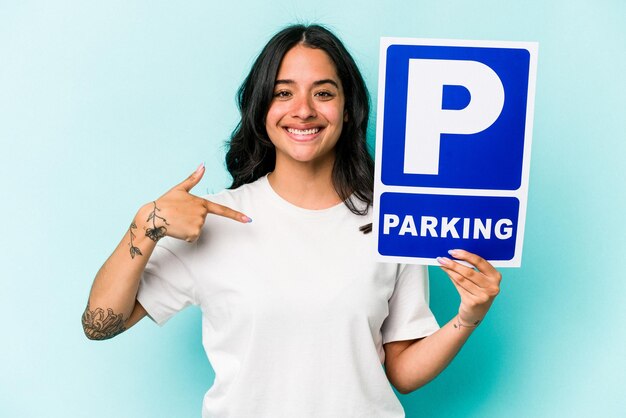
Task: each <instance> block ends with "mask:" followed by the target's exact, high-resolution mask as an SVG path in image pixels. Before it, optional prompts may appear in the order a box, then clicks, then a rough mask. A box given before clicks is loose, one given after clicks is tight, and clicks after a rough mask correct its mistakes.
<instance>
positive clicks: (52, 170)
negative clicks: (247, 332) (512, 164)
mask: <svg viewBox="0 0 626 418" xmlns="http://www.w3.org/2000/svg"><path fill="white" fill-rule="evenodd" d="M625 18H626V3H625V2H623V1H622V0H614V1H611V0H598V1H593V2H592V1H581V0H567V1H566V0H555V1H550V2H546V1H540V0H530V1H525V2H502V1H499V0H488V1H482V0H481V1H472V2H469V1H466V0H457V1H445V0H444V1H437V2H433V1H425V0H417V1H408V0H407V1H391V2H379V1H375V2H374V1H372V2H366V1H365V2H364V1H359V2H355V1H345V2H337V1H330V0H319V1H317V2H314V3H312V2H305V1H301V0H298V1H295V0H293V1H292V0H277V1H275V2H272V3H264V2H258V1H249V0H245V1H239V2H234V1H233V2H208V1H198V0H190V1H187V2H171V1H162V0H157V1H155V0H150V1H147V0H144V1H131V0H124V1H121V0H111V1H107V2H85V1H78V0H74V1H69V0H67V1H29V0H21V1H9V0H0V141H1V142H0V144H1V146H2V152H0V170H1V175H0V190H2V199H1V201H0V220H2V234H1V235H0V240H1V241H0V245H1V250H2V251H1V253H0V254H1V256H0V257H1V260H2V272H1V273H0V282H1V283H0V284H1V287H0V314H1V316H2V337H1V341H2V342H1V344H0V416H2V417H39V416H45V417H55V418H56V417H63V418H65V417H85V416H89V417H94V418H105V417H107V418H108V417H120V418H127V417H128V418H130V417H132V418H137V417H198V416H199V411H200V405H201V399H202V395H203V394H204V392H205V391H206V390H207V388H208V387H209V386H210V384H211V382H212V380H213V375H212V372H211V368H210V366H209V364H208V363H207V361H206V359H205V357H204V352H203V351H202V347H201V345H200V313H199V311H198V310H197V309H193V308H191V309H188V310H186V311H184V312H183V313H182V314H180V315H178V316H177V317H175V318H174V319H172V320H171V321H170V322H169V323H168V324H167V326H165V327H163V328H159V327H157V326H155V325H154V324H152V323H151V322H150V321H142V322H141V323H139V324H138V325H137V326H136V327H135V328H133V329H132V330H131V331H130V332H128V333H127V334H122V335H120V336H119V337H118V338H116V339H113V340H110V341H105V342H91V341H88V340H86V339H85V338H84V336H83V335H82V330H81V327H80V315H81V313H82V311H83V309H84V307H85V303H86V298H87V293H88V291H89V288H90V286H91V281H92V279H93V277H94V275H95V273H96V271H97V270H98V268H99V267H100V266H101V265H102V263H103V262H104V260H105V259H106V257H107V256H108V255H109V254H110V252H111V251H112V250H113V248H114V247H115V245H117V243H118V241H119V239H120V238H121V237H122V235H123V234H124V232H125V229H126V227H127V226H128V223H129V221H130V220H131V219H132V217H133V215H134V214H135V212H136V210H137V209H138V208H139V207H140V205H142V204H143V203H145V202H149V201H151V200H153V199H154V198H155V197H158V196H160V195H161V194H162V193H163V192H164V191H165V190H167V189H168V188H169V187H171V186H173V185H174V184H175V183H177V182H179V181H182V180H183V179H184V178H185V177H186V176H187V175H188V174H189V173H191V172H192V171H193V170H194V169H195V168H196V167H197V165H198V164H199V163H200V162H202V161H206V164H207V166H208V167H209V170H208V172H207V174H206V176H205V179H204V180H203V181H202V182H201V183H200V184H199V185H198V186H197V187H196V189H194V190H195V191H196V192H197V193H205V192H207V191H214V190H218V189H221V188H222V187H224V186H225V185H226V184H227V183H228V176H227V174H226V172H225V170H224V166H223V162H222V161H223V154H224V149H223V147H222V145H223V142H224V141H225V140H226V138H227V137H228V134H229V132H230V131H231V129H232V128H233V127H234V126H235V124H236V122H237V112H236V108H235V105H234V97H235V91H236V89H237V87H238V85H239V84H240V82H241V81H242V79H243V77H244V76H245V74H246V72H247V71H248V69H249V66H250V64H251V62H252V60H253V57H254V56H255V54H256V53H258V51H259V49H260V48H261V47H262V46H263V44H264V43H265V42H266V40H267V39H268V37H269V36H270V35H271V34H272V33H274V32H275V31H276V30H277V29H278V28H279V27H281V26H282V25H284V24H286V23H288V22H293V21H296V20H306V21H309V20H315V21H321V22H326V23H327V24H329V25H330V26H331V27H333V28H335V29H336V31H337V33H338V34H339V35H340V36H341V37H342V38H343V39H344V40H345V41H346V43H347V45H348V46H349V47H350V50H351V52H352V53H353V54H354V56H355V58H356V60H357V61H358V62H359V64H360V66H361V68H362V70H363V74H364V76H365V78H366V81H367V83H368V85H369V87H370V90H371V92H372V96H373V97H372V99H373V103H374V104H375V103H376V83H377V76H378V37H379V36H381V35H385V36H404V37H430V38H459V39H494V40H514V41H515V40H529V41H539V42H540V57H539V74H538V81H537V102H536V112H535V132H534V137H533V155H532V162H531V181H530V191H529V206H528V218H527V222H526V234H525V245H524V248H525V251H524V257H523V262H522V268H521V269H506V270H503V273H504V281H503V283H502V292H501V294H500V296H499V297H498V299H497V300H496V302H495V304H494V306H493V308H492V310H491V311H490V313H489V316H488V317H487V319H486V320H485V322H484V323H483V324H482V325H481V326H480V328H479V329H478V330H477V331H476V332H475V333H474V335H473V336H472V337H471V339H470V341H469V342H468V344H467V345H466V346H465V347H464V348H463V350H462V352H461V353H460V354H459V355H458V356H457V358H456V359H455V360H454V362H453V363H452V365H451V366H450V367H448V368H447V369H446V370H445V371H444V372H443V374H442V375H440V376H439V377H438V378H437V379H436V380H435V381H433V382H431V383H430V384H429V385H428V386H426V387H424V388H423V389H421V390H419V391H417V392H414V393H412V394H410V395H407V396H401V399H402V402H403V404H404V406H405V408H406V410H407V415H408V416H409V417H416V416H427V417H502V416H507V417H520V418H521V417H529V416H532V417H554V416H567V417H588V416H601V417H617V416H620V415H621V416H623V411H624V410H626V405H625V402H626V401H625V400H624V396H623V393H624V375H625V372H626V356H624V346H625V344H626V328H625V327H624V325H623V322H624V318H626V307H625V305H624V299H625V298H624V296H625V295H626V282H625V280H624V277H625V275H624V271H623V266H622V264H623V261H624V254H626V237H625V234H624V232H625V231H624V227H623V222H622V219H623V216H624V213H626V187H624V184H623V178H624V171H625V170H624V156H625V155H626V140H625V139H626V138H625V135H624V132H626V119H625V118H624V100H623V97H624V94H625V93H626V82H625V81H624V74H626V57H625V55H624V51H625V50H626V29H625V27H624V21H626V19H625ZM373 116H374V115H373ZM372 120H375V118H374V117H373V118H372ZM374 132H375V131H374V126H372V129H371V132H370V139H371V140H372V141H373V137H374ZM242 262H245V254H242ZM430 271H431V305H432V308H433V310H434V311H435V313H436V315H437V317H438V318H439V320H440V321H441V322H443V321H446V320H447V319H449V318H451V317H452V315H454V313H455V311H456V309H457V308H458V296H457V295H456V292H455V290H454V288H453V287H452V285H451V284H450V283H449V279H447V277H446V276H445V275H443V274H442V273H441V272H440V271H439V270H438V269H436V268H433V269H431V270H430ZM303 361H306V359H303Z"/></svg>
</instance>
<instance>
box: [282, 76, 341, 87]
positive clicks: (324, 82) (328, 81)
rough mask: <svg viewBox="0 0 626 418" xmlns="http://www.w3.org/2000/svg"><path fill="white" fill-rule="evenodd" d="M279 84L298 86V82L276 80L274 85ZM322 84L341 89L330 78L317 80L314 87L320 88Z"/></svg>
mask: <svg viewBox="0 0 626 418" xmlns="http://www.w3.org/2000/svg"><path fill="white" fill-rule="evenodd" d="M279 84H296V82H295V81H294V80H276V82H275V83H274V85H279ZM322 84H332V85H333V86H335V88H337V89H338V88H339V85H338V84H337V82H336V81H335V80H332V79H330V78H325V79H323V80H316V81H314V82H313V85H314V86H319V85H322Z"/></svg>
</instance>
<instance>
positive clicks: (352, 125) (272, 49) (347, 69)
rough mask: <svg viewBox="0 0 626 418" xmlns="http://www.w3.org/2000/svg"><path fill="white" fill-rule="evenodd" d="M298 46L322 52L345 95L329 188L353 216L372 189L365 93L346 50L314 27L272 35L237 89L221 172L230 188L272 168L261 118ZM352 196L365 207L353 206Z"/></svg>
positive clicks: (360, 211) (361, 210)
mask: <svg viewBox="0 0 626 418" xmlns="http://www.w3.org/2000/svg"><path fill="white" fill-rule="evenodd" d="M298 44H302V45H305V46H307V47H309V48H319V49H321V50H323V51H324V52H326V53H327V54H328V56H329V57H330V58H331V60H332V61H333V62H334V64H335V67H336V69H337V75H338V76H339V79H340V80H341V84H342V86H343V90H344V94H345V107H344V109H345V112H346V113H347V121H346V122H345V123H344V124H343V129H342V131H341V136H340V137H339V140H338V141H337V145H336V146H335V164H334V166H333V173H332V179H333V185H334V187H335V190H336V191H337V194H338V195H339V197H340V198H341V199H342V200H343V201H344V202H345V204H346V206H347V207H348V208H349V209H350V210H351V211H352V212H353V213H355V214H358V215H365V214H366V213H367V211H368V208H369V206H370V205H371V204H372V199H373V197H372V195H373V188H374V162H373V160H372V157H371V155H370V154H369V152H368V149H367V143H366V138H365V135H366V132H367V122H368V117H369V108H370V106H369V95H368V92H367V88H366V87H365V82H364V81H363V77H362V76H361V72H360V71H359V69H358V67H357V65H356V63H355V62H354V59H353V58H352V56H350V54H349V53H348V51H347V50H346V48H345V46H344V45H343V44H342V43H341V41H340V40H339V39H338V38H337V37H336V36H335V35H334V34H333V33H332V32H330V31H329V30H328V29H326V28H324V27H322V26H319V25H292V26H288V27H286V28H285V29H283V30H281V31H280V32H278V33H277V34H276V35H274V37H273V38H272V39H270V41H269V42H268V43H267V45H265V47H264V48H263V50H262V51H261V53H260V54H259V56H258V57H257V59H256V61H255V62H254V64H253V65H252V68H251V70H250V73H249V74H248V76H247V77H246V79H245V80H244V82H243V83H242V85H241V87H239V91H238V94H237V104H238V106H239V112H240V113H241V120H240V121H239V124H238V125H237V127H236V128H235V130H234V131H233V133H232V135H231V138H230V141H229V142H228V151H227V153H226V168H227V169H228V171H229V172H230V174H231V176H232V177H233V183H232V185H231V186H230V188H231V189H235V188H237V187H239V186H241V185H244V184H247V183H252V182H253V181H255V180H257V179H258V178H260V177H262V176H264V175H266V174H267V173H269V172H271V171H273V170H274V165H275V163H276V150H275V149H274V145H273V144H272V142H271V141H270V139H269V137H268V135H267V131H266V130H265V118H266V116H267V112H268V110H269V107H270V104H271V102H272V98H273V95H274V83H275V80H276V76H277V74H278V69H279V67H280V63H281V61H282V59H283V57H284V56H285V54H286V53H287V52H288V51H289V50H290V49H291V48H293V47H294V46H296V45H298ZM353 198H356V199H357V200H358V201H360V202H362V203H364V204H358V202H355V201H354V199H353Z"/></svg>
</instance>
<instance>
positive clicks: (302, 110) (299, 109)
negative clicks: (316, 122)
mask: <svg viewBox="0 0 626 418" xmlns="http://www.w3.org/2000/svg"><path fill="white" fill-rule="evenodd" d="M292 103H293V110H292V111H293V116H294V117H297V118H300V119H303V120H304V119H310V118H314V117H315V116H317V112H316V111H315V103H313V98H312V97H309V96H308V95H302V96H300V97H298V98H296V100H294V101H293V102H292Z"/></svg>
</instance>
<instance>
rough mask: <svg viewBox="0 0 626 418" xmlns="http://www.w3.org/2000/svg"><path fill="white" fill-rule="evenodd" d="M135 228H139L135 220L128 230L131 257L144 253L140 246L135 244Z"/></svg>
mask: <svg viewBox="0 0 626 418" xmlns="http://www.w3.org/2000/svg"><path fill="white" fill-rule="evenodd" d="M133 229H137V224H136V223H135V222H134V221H133V223H131V224H130V228H128V232H129V233H130V244H128V245H129V246H130V258H135V256H136V255H143V254H141V250H140V249H139V247H135V246H134V245H133V240H134V239H135V234H133Z"/></svg>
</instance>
